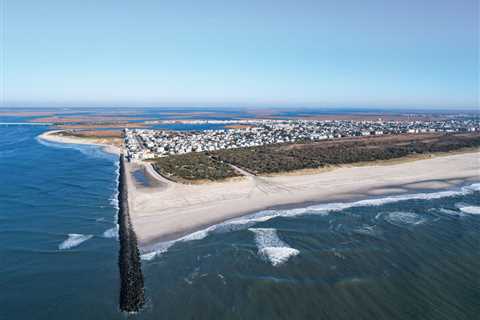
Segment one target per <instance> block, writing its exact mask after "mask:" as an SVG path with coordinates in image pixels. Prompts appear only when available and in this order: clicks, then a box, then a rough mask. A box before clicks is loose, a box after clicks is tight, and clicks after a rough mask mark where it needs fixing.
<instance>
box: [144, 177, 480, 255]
mask: <svg viewBox="0 0 480 320" xmlns="http://www.w3.org/2000/svg"><path fill="white" fill-rule="evenodd" d="M478 191H480V183H474V184H472V185H469V186H464V187H462V188H460V189H456V190H446V191H439V192H430V193H428V192H426V193H413V194H405V195H398V196H389V197H383V198H374V199H366V200H360V201H355V202H332V203H325V204H318V205H312V206H308V207H305V208H296V209H284V210H282V209H278V210H263V211H259V212H256V213H253V214H249V215H246V216H243V217H239V218H234V219H231V220H228V221H225V222H222V223H219V224H216V225H213V226H210V227H208V228H205V229H203V230H200V231H196V232H194V233H191V234H189V235H186V236H184V237H182V238H179V239H177V240H173V241H168V242H162V243H158V244H154V245H152V246H149V247H147V248H145V249H144V250H143V252H144V253H143V254H142V256H141V258H142V259H143V260H152V259H153V258H155V257H156V256H159V255H161V254H162V253H165V252H166V251H168V249H169V248H170V247H171V246H172V245H173V244H175V243H176V242H183V241H192V240H201V239H204V238H205V237H207V236H208V235H209V234H216V233H225V232H230V231H237V230H244V229H247V228H250V227H251V226H253V225H255V224H257V223H260V222H264V221H268V220H271V219H273V218H277V217H287V218H288V217H295V216H300V215H305V214H309V215H328V214H330V213H332V212H338V211H342V210H345V209H348V208H357V207H368V206H381V205H385V204H389V203H395V202H400V201H407V200H434V199H441V198H446V197H455V196H462V195H468V194H472V193H473V192H478ZM467 210H468V209H467ZM409 214H410V216H409ZM414 215H415V214H414ZM388 218H390V222H391V223H397V224H398V223H402V224H408V223H414V224H415V223H417V224H420V223H423V222H424V220H423V219H421V218H420V217H413V216H411V213H407V214H405V213H404V214H403V216H402V214H399V212H396V213H392V216H391V217H390V216H388V217H387V218H386V219H388ZM402 219H403V220H402ZM402 221H403V222H402Z"/></svg>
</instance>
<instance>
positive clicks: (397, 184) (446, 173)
mask: <svg viewBox="0 0 480 320" xmlns="http://www.w3.org/2000/svg"><path fill="white" fill-rule="evenodd" d="M442 137H443V136H442ZM446 137H447V138H448V139H450V138H449V137H450V136H446ZM472 137H473V138H472V139H473V140H472V141H474V143H473V145H477V143H478V135H473V136H472ZM42 138H45V139H49V140H53V141H57V142H62V143H87V142H88V141H90V142H91V143H93V142H94V141H91V140H85V139H82V138H77V137H68V139H67V138H65V137H63V136H61V135H59V134H58V133H53V134H52V133H47V134H44V135H42ZM382 139H383V138H382ZM425 139H426V140H425ZM442 139H443V138H442ZM422 141H423V143H424V144H423V145H424V146H425V143H426V142H425V141H430V142H432V141H435V139H433V138H432V137H431V136H427V137H426V138H425V137H424V138H423V140H422ZM442 141H443V140H442ZM448 141H449V143H451V145H455V144H453V143H452V142H451V141H450V140H448ZM462 141H463V140H462ZM468 141H469V142H468V143H471V141H470V140H468ZM95 142H96V143H97V144H101V142H102V141H95ZM103 142H105V141H103ZM325 143H327V142H320V143H318V144H325ZM346 143H348V141H347V142H346ZM419 143H420V142H419V140H416V142H415V144H419ZM337 144H338V143H337ZM405 144H406V142H405V141H404V140H402V139H400V141H399V145H402V146H403V145H405ZM327 145H328V144H327ZM338 145H339V146H341V144H338ZM355 145H359V142H355ZM360 145H361V144H360ZM377 145H378V142H377ZM435 145H442V144H441V143H440V144H438V143H437V142H435ZM427 146H428V145H427ZM456 146H457V148H455V147H452V150H455V149H458V148H459V146H460V147H461V146H463V144H458V142H456ZM366 147H367V148H370V149H371V148H372V145H367V146H366ZM349 148H351V147H349ZM390 148H393V145H391V144H390ZM242 150H244V149H238V151H239V152H244V151H242ZM440 150H443V149H440ZM460 151H461V152H459V151H457V152H456V153H442V154H439V153H427V154H425V155H421V156H419V155H416V156H411V155H410V156H407V157H403V158H400V159H398V158H394V159H390V160H386V161H371V162H361V163H350V164H348V163H344V164H337V165H328V166H324V167H319V168H317V169H307V170H300V171H298V170H296V171H290V172H276V173H275V174H271V173H269V172H268V170H266V169H265V168H264V170H263V172H264V173H262V172H260V173H259V172H254V173H252V170H251V168H249V169H248V170H245V169H243V168H241V167H238V166H236V165H233V164H229V165H230V169H232V170H233V171H234V172H235V174H232V177H228V178H227V179H223V180H220V181H208V180H201V183H195V182H194V181H193V182H192V183H180V182H178V181H182V182H186V181H185V179H179V180H176V179H174V177H168V176H166V175H161V174H159V172H162V171H161V170H155V168H154V166H155V165H156V163H155V162H147V161H139V160H137V161H132V162H126V163H125V168H126V172H127V173H128V174H126V177H125V178H126V184H127V187H128V204H129V208H130V218H131V222H132V225H133V228H134V229H135V232H136V235H137V238H138V243H139V246H140V247H141V249H142V251H143V252H148V251H149V250H150V249H152V248H153V247H154V246H155V244H157V243H159V242H165V241H172V240H175V239H178V238H181V237H183V236H185V235H187V234H190V233H192V232H195V231H197V230H201V229H204V228H207V227H209V226H211V225H214V224H217V223H220V222H222V221H225V220H228V219H232V218H235V217H239V216H242V215H245V214H248V213H253V212H256V211H260V210H265V209H269V208H270V209H271V208H277V209H278V208H279V206H285V205H288V206H291V207H294V206H301V205H302V204H304V203H330V202H345V201H354V200H360V199H366V198H372V197H380V196H386V195H401V194H411V193H418V192H427V191H435V190H443V189H451V188H456V187H460V186H461V185H464V184H467V183H475V182H480V169H479V168H480V153H479V150H478V147H473V148H472V147H471V148H468V149H461V150H460ZM302 152H303V151H302ZM359 152H363V151H359ZM227 155H229V154H227ZM227 155H224V158H225V159H226V160H229V159H232V157H231V155H230V157H227ZM275 158H280V157H279V156H278V155H277V156H275ZM162 159H163V158H162ZM164 159H168V158H164ZM233 159H235V158H234V157H233ZM240 159H243V158H240ZM195 161H196V162H197V163H198V159H197V160H195ZM216 161H220V162H221V163H222V164H225V162H224V161H223V160H216ZM238 163H240V164H242V162H238ZM253 163H254V162H253ZM187 167H188V165H187ZM157 169H158V168H157ZM138 173H141V175H142V176H143V179H144V180H147V181H148V182H149V183H142V182H141V181H140V180H142V179H139V178H138Z"/></svg>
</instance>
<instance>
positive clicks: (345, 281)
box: [0, 125, 480, 320]
mask: <svg viewBox="0 0 480 320" xmlns="http://www.w3.org/2000/svg"><path fill="white" fill-rule="evenodd" d="M46 129H47V128H44V127H29V126H9V127H6V126H1V125H0V174H1V183H0V288H1V290H0V306H1V307H0V319H2V320H3V319H126V318H128V319H478V315H479V314H480V303H479V301H480V185H472V186H465V187H463V188H459V189H455V190H450V191H446V192H445V191H444V192H437V193H433V194H432V193H425V194H415V195H408V196H402V197H385V198H382V199H374V200H372V199H369V200H365V201H357V202H352V203H333V204H322V205H314V206H308V207H305V208H298V209H288V210H287V209H285V210H280V209H279V210H267V211H263V212H258V213H254V214H252V215H250V216H246V217H242V218H238V219H234V220H232V221H229V222H225V223H222V224H219V225H216V226H213V227H210V228H208V229H206V230H201V231H199V232H196V233H194V234H192V235H189V236H187V237H184V238H183V239H182V240H181V241H177V242H174V243H167V244H160V245H159V246H158V248H157V251H154V252H152V253H147V254H144V255H143V259H144V260H143V261H142V263H143V271H144V276H145V290H146V296H147V304H146V306H145V308H144V309H143V310H142V311H141V312H140V313H138V314H135V315H124V314H121V313H120V312H119V311H118V290H119V278H118V267H117V254H118V242H117V239H116V220H115V219H116V218H115V215H116V203H115V201H114V199H115V192H116V183H117V180H116V179H117V159H116V157H114V156H111V155H107V154H105V153H103V152H102V151H101V150H99V149H98V148H96V147H87V146H73V147H72V146H65V145H57V144H51V143H41V142H39V141H38V140H37V139H36V136H37V135H38V134H40V133H41V132H43V131H44V130H46Z"/></svg>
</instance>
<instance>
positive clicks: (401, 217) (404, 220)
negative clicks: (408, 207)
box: [385, 211, 426, 226]
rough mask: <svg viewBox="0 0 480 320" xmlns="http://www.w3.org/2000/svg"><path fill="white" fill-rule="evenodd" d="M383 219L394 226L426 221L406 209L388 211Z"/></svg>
mask: <svg viewBox="0 0 480 320" xmlns="http://www.w3.org/2000/svg"><path fill="white" fill-rule="evenodd" d="M385 220H386V221H387V222H389V223H391V224H393V225H396V226H402V225H407V224H412V225H418V224H422V223H424V222H425V221H426V220H425V219H423V218H422V217H420V216H419V215H418V214H416V213H413V212H408V211H394V212H389V213H388V214H387V216H386V217H385Z"/></svg>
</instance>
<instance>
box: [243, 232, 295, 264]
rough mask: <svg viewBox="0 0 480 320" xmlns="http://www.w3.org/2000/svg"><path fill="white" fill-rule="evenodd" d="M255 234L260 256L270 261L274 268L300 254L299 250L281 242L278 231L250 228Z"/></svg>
mask: <svg viewBox="0 0 480 320" xmlns="http://www.w3.org/2000/svg"><path fill="white" fill-rule="evenodd" d="M248 230H250V231H251V232H253V233H254V234H255V243H256V244H257V248H258V255H259V256H261V257H263V258H264V259H267V260H269V261H270V263H271V264H272V265H273V266H278V265H281V264H283V263H285V262H287V261H288V259H290V257H293V256H296V255H298V254H299V253H300V251H299V250H297V249H294V248H292V247H290V246H289V245H288V244H286V243H285V242H283V241H282V240H280V238H279V237H278V234H277V230H276V229H271V228H250V229H248Z"/></svg>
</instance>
